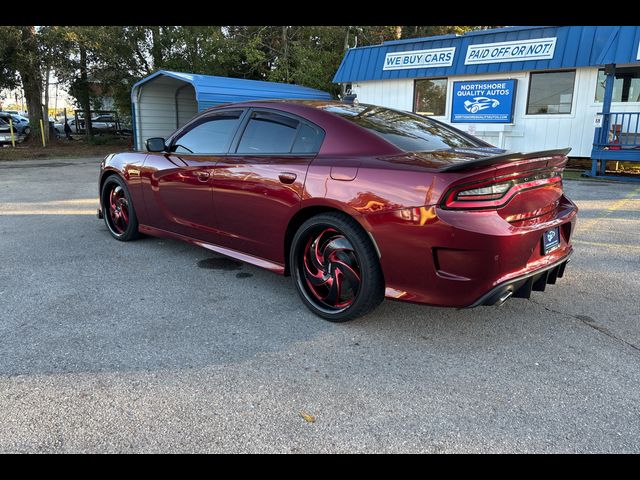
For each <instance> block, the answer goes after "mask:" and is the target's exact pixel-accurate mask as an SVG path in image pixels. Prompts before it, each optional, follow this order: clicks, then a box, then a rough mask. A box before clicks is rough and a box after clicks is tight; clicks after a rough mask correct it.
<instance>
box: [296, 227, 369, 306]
mask: <svg viewBox="0 0 640 480" xmlns="http://www.w3.org/2000/svg"><path fill="white" fill-rule="evenodd" d="M301 254H302V262H301V273H302V276H303V277H304V280H305V284H306V287H307V288H306V290H307V291H308V292H309V293H310V294H311V297H312V300H314V301H315V302H316V303H317V304H318V305H319V306H320V307H322V308H326V309H329V310H331V311H335V310H342V309H345V308H347V307H349V306H350V305H351V304H353V302H354V301H355V298H356V295H357V294H358V290H359V289H360V282H361V279H360V265H359V263H358V258H357V256H356V253H355V249H354V248H353V245H352V244H351V242H350V241H349V240H348V239H347V238H346V237H345V236H344V235H343V234H342V233H340V232H338V231H337V230H336V229H334V228H324V229H321V230H316V231H315V232H312V233H311V234H310V235H309V237H308V239H307V241H306V244H305V247H304V249H303V250H302V252H301Z"/></svg>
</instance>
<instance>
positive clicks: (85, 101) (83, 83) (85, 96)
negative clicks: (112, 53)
mask: <svg viewBox="0 0 640 480" xmlns="http://www.w3.org/2000/svg"><path fill="white" fill-rule="evenodd" d="M80 88H81V90H80V91H81V94H80V95H81V97H82V98H81V99H80V100H81V102H80V103H81V104H82V111H83V113H84V130H85V134H86V135H87V138H91V137H92V136H93V128H92V127H91V97H90V95H89V82H88V81H87V49H86V48H85V47H84V45H80Z"/></svg>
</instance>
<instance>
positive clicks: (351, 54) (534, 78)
mask: <svg viewBox="0 0 640 480" xmlns="http://www.w3.org/2000/svg"><path fill="white" fill-rule="evenodd" d="M334 82H336V83H340V84H344V85H346V87H347V89H351V92H352V93H354V94H357V99H358V101H359V102H361V103H371V104H377V105H383V106H387V107H391V108H396V109H401V110H406V111H413V112H416V113H419V114H423V115H432V116H433V117H434V118H436V119H438V120H442V121H444V122H447V123H450V124H452V125H454V126H456V127H457V128H460V129H462V130H464V131H467V132H469V133H471V134H473V135H476V136H478V137H480V138H482V139H483V140H485V141H487V142H489V143H492V144H493V145H496V146H498V147H502V148H506V149H510V150H517V151H531V150H545V149H554V148H560V147H566V146H569V147H571V148H572V152H571V154H570V155H571V156H573V157H585V158H592V159H596V160H600V159H604V160H638V161H640V138H639V135H638V126H639V120H640V27H637V26H561V27H508V28H500V29H493V30H483V31H475V32H468V33H465V34H464V35H442V36H436V37H427V38H418V39H407V40H396V41H389V42H384V43H383V44H381V45H372V46H367V47H358V48H352V49H349V50H348V51H347V53H346V55H345V57H344V59H343V60H342V63H341V65H340V67H339V69H338V71H337V72H336V75H335V77H334ZM596 169H597V170H598V171H599V170H600V169H602V172H604V162H600V163H599V164H598V165H597V166H596V162H594V169H593V173H594V174H595V173H596Z"/></svg>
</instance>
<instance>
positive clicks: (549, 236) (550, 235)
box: [547, 230, 556, 242]
mask: <svg viewBox="0 0 640 480" xmlns="http://www.w3.org/2000/svg"><path fill="white" fill-rule="evenodd" d="M555 237H556V231H555V230H551V231H550V232H547V242H551V241H552V240H553V239H554V238H555Z"/></svg>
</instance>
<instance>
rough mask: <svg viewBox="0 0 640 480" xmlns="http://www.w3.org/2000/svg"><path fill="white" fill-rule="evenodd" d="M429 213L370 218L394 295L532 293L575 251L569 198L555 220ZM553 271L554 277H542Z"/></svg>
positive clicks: (459, 297)
mask: <svg viewBox="0 0 640 480" xmlns="http://www.w3.org/2000/svg"><path fill="white" fill-rule="evenodd" d="M417 210H419V209H417ZM424 210H425V211H424V212H422V213H424V215H422V214H418V213H420V212H417V214H416V215H414V216H413V217H412V216H411V215H403V214H402V213H401V212H393V213H389V214H387V213H381V214H377V215H370V216H368V217H367V221H368V223H369V226H370V227H371V228H370V231H371V233H372V235H373V237H374V238H375V240H376V243H377V245H378V247H379V249H380V253H381V256H380V263H381V265H382V270H383V273H384V277H385V283H386V296H387V297H388V298H393V299H396V300H402V301H407V302H413V303H422V304H428V305H433V306H441V307H454V308H468V307H471V306H476V305H488V304H495V303H500V299H501V298H502V297H503V296H505V295H506V296H507V297H508V296H524V297H527V298H528V296H529V294H530V292H531V291H532V290H534V291H535V290H540V289H542V288H543V286H546V285H547V284H548V283H552V282H554V281H555V280H556V279H557V278H558V277H559V276H561V274H562V273H564V268H566V263H565V262H566V261H567V259H568V258H569V256H570V255H571V253H572V251H573V247H572V245H571V237H572V234H573V231H574V228H575V223H576V214H577V207H575V205H574V204H573V203H572V202H570V201H569V200H568V199H563V201H562V202H561V205H560V207H559V209H558V211H557V214H556V215H555V216H554V217H553V218H551V219H546V220H544V221H540V222H533V223H532V224H530V225H525V226H516V225H514V224H510V223H509V222H507V221H506V220H505V219H504V218H502V217H500V215H498V214H497V213H496V212H495V211H487V212H472V213H469V212H464V211H461V212H456V211H439V210H438V209H437V208H433V207H429V208H426V209H424ZM405 217H406V218H405ZM555 227H559V229H560V230H559V231H560V239H561V243H560V246H559V247H558V248H556V249H555V250H553V251H551V252H549V253H546V254H545V253H543V252H542V235H543V233H544V232H545V231H547V230H549V229H552V228H555ZM562 264H564V265H565V267H562V268H561V269H557V270H554V269H555V267H558V266H560V265H562ZM545 272H549V275H548V276H547V277H545V278H542V277H543V275H542V274H544V273H545ZM534 284H535V287H534ZM529 287H530V288H529Z"/></svg>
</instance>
